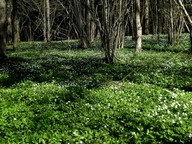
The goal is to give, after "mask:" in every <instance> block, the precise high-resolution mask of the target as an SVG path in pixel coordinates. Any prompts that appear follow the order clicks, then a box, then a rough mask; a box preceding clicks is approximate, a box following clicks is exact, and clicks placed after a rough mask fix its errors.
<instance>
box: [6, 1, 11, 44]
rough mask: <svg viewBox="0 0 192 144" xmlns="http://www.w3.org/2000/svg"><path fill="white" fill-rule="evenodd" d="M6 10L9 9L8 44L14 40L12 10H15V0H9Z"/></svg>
mask: <svg viewBox="0 0 192 144" xmlns="http://www.w3.org/2000/svg"><path fill="white" fill-rule="evenodd" d="M6 5H7V7H6V11H7V44H11V43H12V42H13V39H12V35H13V34H12V30H13V28H12V13H13V12H12V11H13V0H7V3H6Z"/></svg>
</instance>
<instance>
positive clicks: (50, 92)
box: [0, 36, 192, 144]
mask: <svg viewBox="0 0 192 144" xmlns="http://www.w3.org/2000/svg"><path fill="white" fill-rule="evenodd" d="M133 46H134V43H133V42H132V41H131V39H130V38H127V39H126V43H125V48H124V49H120V50H117V59H116V62H115V63H114V64H106V63H104V61H103V53H102V52H101V51H100V49H99V48H98V45H97V43H94V44H93V45H92V47H91V48H87V49H78V48H77V47H76V41H70V42H52V43H49V44H44V43H41V42H35V43H21V44H20V46H19V48H18V51H17V52H13V51H11V48H10V47H8V55H9V59H7V60H6V61H3V60H1V61H0V63H1V65H0V143H6V144H7V143H11V144H12V143H16V144H18V143H42V144H44V143H45V144H55V143H66V144H67V143H70V144H75V143H77V144H80V143H86V144H89V143H90V144H94V143H95V144H97V143H101V144H103V143H106V144H111V143H114V144H117V143H119V144H123V143H125V144H127V143H142V144H143V143H146V144H148V143H154V144H157V143H192V92H191V91H192V57H191V54H188V53H187V52H188V49H189V46H188V42H187V36H184V39H183V41H182V43H181V44H180V45H178V46H175V47H173V46H169V45H167V44H166V41H165V39H163V38H161V41H160V42H156V41H152V40H150V38H149V37H144V45H143V48H144V51H143V52H142V53H140V54H135V53H134V49H133Z"/></svg>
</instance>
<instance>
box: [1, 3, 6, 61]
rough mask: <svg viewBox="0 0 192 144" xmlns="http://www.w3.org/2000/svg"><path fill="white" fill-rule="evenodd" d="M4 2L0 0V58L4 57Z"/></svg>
mask: <svg viewBox="0 0 192 144" xmlns="http://www.w3.org/2000/svg"><path fill="white" fill-rule="evenodd" d="M5 23H6V2H5V0H1V1H0V58H6V57H7V56H6V54H5V49H6V24H5Z"/></svg>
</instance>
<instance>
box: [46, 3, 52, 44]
mask: <svg viewBox="0 0 192 144" xmlns="http://www.w3.org/2000/svg"><path fill="white" fill-rule="evenodd" d="M46 14H47V15H46V17H47V42H50V41H51V23H50V3H49V0H46Z"/></svg>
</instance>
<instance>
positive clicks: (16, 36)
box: [12, 0, 20, 51]
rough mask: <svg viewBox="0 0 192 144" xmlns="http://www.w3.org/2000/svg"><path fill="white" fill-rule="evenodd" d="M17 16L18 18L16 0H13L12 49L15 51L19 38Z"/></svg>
mask: <svg viewBox="0 0 192 144" xmlns="http://www.w3.org/2000/svg"><path fill="white" fill-rule="evenodd" d="M19 21H20V20H19V18H18V7H17V0H13V20H12V22H13V24H12V25H13V30H12V31H13V50H14V51H16V49H17V45H18V42H19V40H20V33H19Z"/></svg>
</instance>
